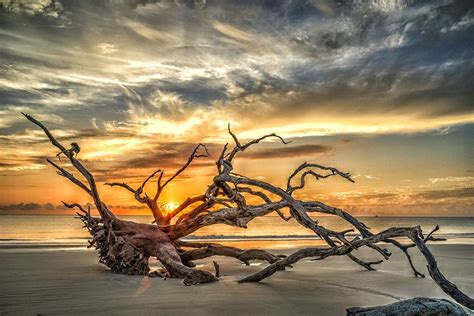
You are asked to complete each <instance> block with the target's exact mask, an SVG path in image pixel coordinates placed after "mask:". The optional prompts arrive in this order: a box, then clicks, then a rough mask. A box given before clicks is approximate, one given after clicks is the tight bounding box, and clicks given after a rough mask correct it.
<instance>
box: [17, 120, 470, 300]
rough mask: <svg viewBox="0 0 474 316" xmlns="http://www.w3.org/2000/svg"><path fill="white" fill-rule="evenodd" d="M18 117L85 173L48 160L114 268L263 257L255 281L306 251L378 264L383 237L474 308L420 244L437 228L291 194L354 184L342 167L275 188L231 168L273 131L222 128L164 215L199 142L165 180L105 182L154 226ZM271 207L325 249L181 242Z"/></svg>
mask: <svg viewBox="0 0 474 316" xmlns="http://www.w3.org/2000/svg"><path fill="white" fill-rule="evenodd" d="M24 115H25V116H26V118H27V119H28V120H30V121H31V122H33V123H34V124H36V125H37V126H39V127H40V128H41V129H43V131H44V132H45V134H46V136H47V137H48V138H49V140H50V141H51V143H52V144H53V145H54V146H55V147H57V148H58V149H59V150H60V153H59V154H58V155H61V154H63V155H64V156H66V157H67V158H68V159H69V161H70V163H71V164H72V166H73V167H74V168H75V169H76V170H77V171H78V172H79V173H80V174H81V175H82V177H83V178H84V179H85V181H86V182H84V180H81V179H79V178H77V177H75V176H74V175H73V174H72V173H71V172H69V171H68V170H66V169H65V168H63V167H61V166H59V165H58V164H57V163H55V162H53V161H52V160H50V159H47V161H48V162H49V163H50V164H51V165H52V166H53V167H55V168H56V169H57V170H58V174H59V175H61V176H63V177H66V178H67V179H69V180H70V181H71V182H72V183H74V184H75V185H77V186H78V187H80V188H81V189H82V190H84V191H85V192H86V193H87V194H89V195H90V196H91V198H92V200H93V201H94V204H95V207H96V208H97V210H98V213H99V216H100V217H93V216H91V214H90V209H89V210H87V211H86V210H84V209H83V208H82V207H81V206H80V205H78V204H77V203H73V204H67V203H64V205H66V206H67V207H70V208H73V207H75V208H78V209H79V210H80V212H78V213H77V214H78V216H79V218H80V219H81V220H82V221H83V222H84V224H85V227H86V228H87V229H88V230H89V232H90V234H91V236H92V240H91V241H90V245H89V246H90V247H92V246H94V247H96V248H97V251H98V253H99V261H100V262H101V263H103V264H105V265H107V266H108V267H109V268H110V269H111V270H112V271H113V272H115V273H122V274H141V275H145V274H147V273H148V272H149V270H150V268H149V266H148V259H149V258H150V257H156V258H157V259H158V260H159V261H160V262H161V264H162V265H163V267H164V269H165V270H166V271H165V273H164V275H165V276H169V277H174V278H180V279H183V280H184V283H185V284H187V285H191V284H199V283H207V282H214V281H217V280H218V276H219V265H218V264H217V263H216V262H215V269H216V275H213V274H211V273H210V272H207V271H202V270H198V269H193V268H192V267H193V266H194V264H193V260H199V259H203V258H207V257H211V256H216V255H219V256H228V257H233V258H236V259H238V260H240V261H241V262H244V263H245V264H249V262H250V261H251V260H264V261H267V262H268V263H269V265H268V266H267V267H265V268H264V269H262V270H261V271H259V272H257V273H254V274H252V275H250V276H248V277H246V278H244V279H242V280H240V281H239V282H241V283H243V282H258V281H260V280H263V279H264V278H267V277H269V276H271V275H273V274H274V273H276V272H278V271H280V270H284V269H285V268H286V267H288V266H290V265H292V264H295V263H297V262H298V261H299V260H301V259H302V258H307V257H311V258H313V259H316V260H321V259H325V258H327V257H330V256H340V255H344V256H348V258H350V259H351V260H352V261H354V262H356V263H357V264H359V265H360V266H362V267H364V268H365V269H367V270H375V269H374V268H373V265H376V264H380V263H382V262H383V261H384V260H387V259H389V258H390V256H391V253H390V252H389V251H388V250H386V249H384V248H382V247H381V246H380V245H379V244H380V243H390V244H393V245H394V246H395V247H397V248H399V249H400V250H401V251H402V252H403V253H404V254H405V255H406V257H407V259H408V262H409V264H410V266H411V268H412V270H413V272H414V275H415V277H424V274H422V273H421V272H419V271H418V270H417V269H416V268H415V266H414V264H413V262H412V260H411V257H410V255H409V253H408V249H410V248H415V247H416V248H417V249H418V250H419V251H420V252H421V253H422V254H423V256H424V257H425V259H426V261H427V263H428V266H427V268H428V271H429V273H430V276H431V277H432V278H433V280H434V281H435V282H436V283H437V284H438V285H439V286H440V288H441V289H442V290H443V291H444V292H445V293H446V294H447V295H449V296H450V297H452V298H453V299H454V300H456V301H457V302H458V303H460V304H462V305H463V306H466V307H468V308H471V309H474V301H473V299H472V298H470V297H469V296H467V295H466V294H464V293H463V292H462V291H461V290H459V289H458V288H457V287H456V286H455V285H454V284H453V283H451V282H449V281H448V280H447V279H446V278H445V277H444V275H443V274H442V273H441V271H440V270H439V268H438V266H437V263H436V260H435V258H434V256H433V255H432V253H431V252H430V250H429V249H428V247H427V246H426V243H427V242H428V241H435V240H436V239H435V238H434V237H433V236H432V234H433V233H434V232H435V231H437V230H438V229H439V227H436V228H435V229H433V231H431V232H430V233H429V234H428V235H427V236H426V237H425V236H423V233H422V231H421V228H420V227H418V226H417V227H406V228H390V229H387V230H385V231H382V232H379V233H377V234H375V233H372V232H371V231H370V230H369V227H367V226H366V225H365V224H364V223H362V222H360V221H359V220H358V219H357V218H355V217H354V216H352V215H350V214H349V213H347V212H345V211H343V210H341V209H338V208H335V207H332V206H329V205H327V204H325V203H322V202H320V201H303V200H299V199H297V198H295V197H294V196H293V193H294V192H295V191H297V190H300V189H303V188H304V186H305V180H306V178H307V177H308V176H311V177H314V178H315V179H316V180H321V179H326V178H329V177H333V176H338V177H341V178H343V179H345V180H348V181H351V182H354V180H353V179H352V178H351V176H350V174H349V173H344V172H341V171H339V170H338V169H336V168H333V167H326V166H321V165H318V164H310V163H306V162H305V163H303V164H301V165H300V166H299V167H298V168H296V169H295V170H294V172H293V173H292V174H291V175H290V176H289V178H288V181H287V185H286V188H281V187H277V186H275V185H272V184H270V183H268V182H265V181H260V180H255V179H251V178H248V177H246V176H243V175H239V174H236V173H234V172H233V159H234V158H235V157H236V156H237V155H238V154H239V153H241V152H243V151H245V150H246V149H247V148H249V147H251V146H253V145H255V144H258V143H259V142H261V141H263V140H265V139H267V138H276V139H278V140H280V141H281V142H282V143H283V144H287V143H288V142H286V141H285V140H284V139H283V138H281V137H280V136H278V135H276V134H269V135H265V136H262V137H260V138H257V139H254V140H251V141H249V142H247V143H245V144H242V143H240V141H239V140H238V138H237V136H236V135H235V134H234V133H232V131H231V130H230V126H229V134H230V136H231V137H232V138H233V140H234V142H235V146H234V147H233V148H232V149H229V150H228V144H226V145H225V146H224V148H223V150H222V152H221V154H220V156H219V158H218V159H217V161H216V166H217V174H216V175H215V176H214V178H213V180H212V183H211V184H210V185H209V187H208V189H207V190H206V191H205V192H204V193H203V194H202V195H199V196H195V197H189V198H188V199H186V200H185V201H184V202H183V203H181V205H179V206H178V207H177V208H176V209H175V210H173V211H172V212H170V213H167V212H164V211H163V210H162V207H161V205H160V203H159V198H160V194H161V193H162V192H163V190H164V189H165V188H166V186H167V185H168V184H169V183H170V182H171V181H173V180H174V179H175V178H176V177H177V176H179V175H180V174H181V173H182V172H183V171H184V170H185V169H186V168H187V167H188V166H189V165H190V164H191V163H192V162H193V160H194V159H196V158H200V157H208V156H209V153H208V151H207V148H206V146H204V145H203V144H198V145H197V146H196V147H195V148H194V150H193V152H192V153H191V155H190V156H189V159H188V161H187V162H186V163H185V164H184V165H183V167H181V168H180V169H179V170H178V171H176V172H175V173H174V174H173V175H172V176H170V177H168V178H167V179H166V180H164V170H161V169H158V170H156V171H155V172H153V173H152V174H151V175H150V176H148V177H147V178H146V179H145V180H144V181H143V183H142V184H141V185H140V186H139V187H138V188H137V189H134V188H132V187H131V186H129V185H128V184H126V183H106V184H107V185H110V186H112V187H114V186H118V187H121V188H124V189H126V190H128V191H129V192H131V193H132V194H133V195H134V197H135V199H136V201H137V202H139V203H143V204H146V205H147V206H148V208H149V209H150V212H151V213H152V215H153V217H154V219H155V221H154V224H138V223H134V222H130V221H124V220H121V219H119V218H117V217H116V216H115V215H114V214H113V212H112V211H110V210H109V209H108V208H107V206H106V204H105V203H104V202H103V201H102V200H101V198H100V196H99V193H98V190H97V187H96V183H95V180H94V177H93V176H92V174H91V173H90V172H89V171H88V170H87V169H86V168H85V167H84V166H83V165H82V163H81V162H80V161H79V160H78V159H77V158H76V157H75V154H76V153H77V152H78V148H79V146H78V145H77V144H76V143H74V146H73V148H71V149H66V148H65V147H64V146H63V145H62V144H61V143H60V142H59V141H58V140H57V139H56V138H55V137H54V136H53V135H52V134H51V133H50V132H49V130H48V129H47V128H46V127H45V126H44V125H43V124H42V123H41V122H39V121H37V120H36V119H34V118H33V117H31V116H30V115H27V114H24ZM154 177H156V178H157V189H156V194H155V195H154V197H153V198H150V197H149V196H148V195H146V194H143V191H144V188H145V186H146V184H147V183H148V181H149V180H150V179H152V178H154ZM295 182H296V184H295ZM249 197H253V198H254V199H253V200H255V199H257V200H261V202H260V203H258V202H254V203H251V202H250V199H249ZM283 209H289V210H290V216H289V217H287V216H285V215H284V214H283V212H282V210H283ZM273 212H275V213H276V214H277V215H278V216H280V217H281V219H282V220H285V221H288V220H291V219H294V220H295V221H297V222H298V223H299V224H301V225H302V226H304V227H306V228H308V229H310V230H312V231H313V232H314V233H315V234H316V235H317V236H319V237H321V239H322V240H324V241H325V243H326V244H327V247H318V248H305V249H301V250H298V251H296V252H295V253H293V254H291V255H289V256H288V257H285V256H276V255H273V254H271V253H268V252H266V251H263V250H257V249H249V250H242V249H239V248H235V247H228V246H223V245H219V244H214V243H191V242H185V241H183V240H181V238H183V237H186V236H188V235H189V234H191V233H193V232H195V231H197V230H199V229H201V228H203V227H205V226H209V225H214V224H226V225H231V226H237V227H241V228H246V227H247V224H248V223H249V222H250V221H252V220H253V219H254V218H256V217H260V216H264V215H267V214H270V213H273ZM314 213H322V214H331V215H334V216H338V217H340V218H341V219H343V220H345V221H346V222H347V223H349V224H351V225H352V227H353V229H350V230H345V231H333V230H330V229H327V228H325V227H324V226H322V225H319V223H318V221H317V220H314V219H313V218H312V217H310V214H314ZM354 231H356V232H357V233H358V236H357V237H355V238H352V239H351V238H349V236H348V235H347V234H348V233H349V232H354ZM402 239H404V240H405V241H410V243H408V244H407V243H403V242H401V240H402ZM360 247H368V248H371V249H373V250H374V251H376V252H378V253H379V254H380V255H381V257H382V258H381V260H378V261H374V262H365V261H363V260H361V259H359V258H357V257H356V256H355V255H354V254H353V253H352V252H353V250H354V249H357V248H360ZM155 274H156V273H155Z"/></svg>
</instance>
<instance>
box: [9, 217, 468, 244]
mask: <svg viewBox="0 0 474 316" xmlns="http://www.w3.org/2000/svg"><path fill="white" fill-rule="evenodd" d="M120 218H122V219H125V220H131V221H136V222H141V223H151V221H152V218H151V217H150V216H121V217H120ZM315 219H317V220H318V221H319V222H320V224H321V225H323V226H325V227H326V228H329V229H332V230H344V229H348V228H351V226H350V225H349V224H348V223H347V222H344V221H342V220H341V219H340V218H337V217H334V216H320V217H317V218H315ZM358 219H359V220H360V221H362V222H364V223H365V224H366V225H367V226H369V227H370V228H371V230H372V231H373V232H375V233H376V232H379V231H382V230H384V229H387V228H390V227H411V226H416V225H420V226H421V227H422V229H423V231H424V232H429V231H431V230H432V229H433V228H434V227H435V226H436V225H439V226H440V230H439V231H438V232H437V233H436V235H435V236H437V237H442V238H447V242H452V243H474V217H364V216H361V217H358ZM82 226H83V224H82V222H81V221H80V220H79V219H77V218H74V217H73V216H68V215H54V216H53V215H0V249H15V248H45V247H48V248H64V247H65V248H68V249H69V248H79V249H83V248H84V247H85V245H87V242H86V240H87V239H89V238H90V236H89V234H88V232H87V230H86V229H85V228H83V227H82ZM354 234H355V233H354ZM186 238H187V239H194V240H206V241H209V240H220V241H225V242H234V243H235V242H239V243H242V242H245V243H247V244H258V243H260V244H262V243H263V242H265V244H266V245H269V246H270V247H282V245H286V246H289V247H290V246H294V245H295V244H298V242H300V243H301V241H303V240H306V241H308V240H316V239H317V237H316V236H315V235H314V233H312V231H310V230H308V229H306V228H304V227H302V226H301V225H299V224H298V223H296V222H295V221H294V220H293V219H292V220H290V221H288V222H286V221H283V220H282V219H281V218H280V217H278V216H264V217H258V218H255V219H254V220H253V221H251V222H250V223H249V224H248V228H247V229H243V228H239V227H234V226H229V225H224V224H219V225H213V226H209V227H204V228H202V229H200V230H198V231H196V232H194V233H193V234H192V235H190V236H187V237H186ZM257 241H258V243H257Z"/></svg>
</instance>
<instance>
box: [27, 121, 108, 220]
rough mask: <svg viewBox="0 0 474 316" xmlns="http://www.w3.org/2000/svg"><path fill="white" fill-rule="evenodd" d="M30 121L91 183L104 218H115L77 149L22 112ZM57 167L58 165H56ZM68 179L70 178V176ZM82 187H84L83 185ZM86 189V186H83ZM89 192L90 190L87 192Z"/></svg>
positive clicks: (93, 193) (95, 199) (94, 196)
mask: <svg viewBox="0 0 474 316" xmlns="http://www.w3.org/2000/svg"><path fill="white" fill-rule="evenodd" d="M22 114H23V115H24V116H25V117H26V118H27V119H28V120H29V121H30V122H32V123H34V124H36V125H37V126H38V127H40V128H41V129H42V130H43V131H44V133H45V134H46V136H47V137H48V138H49V140H50V141H51V143H52V144H53V145H54V146H56V147H57V148H59V149H60V150H61V152H62V153H63V154H64V155H65V156H66V157H67V158H68V159H69V161H70V162H71V163H72V165H73V166H74V168H76V169H77V171H79V172H80V173H81V174H82V175H83V176H84V178H86V180H87V182H88V183H89V188H88V189H89V191H90V195H91V196H92V198H93V199H94V203H95V205H96V207H97V210H98V211H99V213H100V216H101V217H102V218H113V217H115V215H114V214H113V213H112V212H110V211H109V209H108V208H107V206H106V205H105V204H104V203H103V202H102V201H101V199H100V196H99V192H98V191H97V186H96V184H95V180H94V177H93V176H92V174H91V173H90V172H89V171H88V170H87V169H86V168H85V167H84V166H83V165H82V163H81V162H80V161H79V160H77V159H76V158H75V157H74V154H75V151H73V150H67V149H66V148H65V147H64V146H63V145H62V144H61V143H60V142H59V141H58V140H57V139H56V138H55V137H54V136H53V135H52V134H51V132H50V131H49V130H48V129H47V128H46V127H45V126H44V125H43V124H42V123H41V122H39V121H38V120H36V119H35V118H34V117H32V116H31V115H28V114H25V113H22ZM55 167H56V166H55ZM68 179H70V178H69V177H68ZM70 180H71V181H72V182H74V183H75V184H77V185H78V182H77V181H74V180H72V179H70ZM81 188H83V187H82V186H81ZM83 189H84V188H83ZM87 193H89V192H87Z"/></svg>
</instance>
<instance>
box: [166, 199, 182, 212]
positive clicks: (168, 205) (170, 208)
mask: <svg viewBox="0 0 474 316" xmlns="http://www.w3.org/2000/svg"><path fill="white" fill-rule="evenodd" d="M178 206H179V203H177V202H173V201H170V202H167V203H165V210H166V212H168V213H169V212H171V211H173V210H174V209H175V208H177V207H178Z"/></svg>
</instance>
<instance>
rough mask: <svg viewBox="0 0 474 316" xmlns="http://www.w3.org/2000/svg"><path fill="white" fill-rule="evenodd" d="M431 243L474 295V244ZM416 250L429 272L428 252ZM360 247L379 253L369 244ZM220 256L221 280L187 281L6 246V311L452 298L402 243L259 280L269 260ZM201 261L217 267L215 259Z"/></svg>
mask: <svg viewBox="0 0 474 316" xmlns="http://www.w3.org/2000/svg"><path fill="white" fill-rule="evenodd" d="M430 248H431V249H432V250H433V252H434V254H435V255H436V256H437V258H438V262H439V264H440V268H441V270H442V271H443V273H445V275H446V276H447V277H448V278H449V279H450V280H451V281H453V282H454V283H455V284H457V285H458V287H459V288H461V289H462V290H463V291H464V292H465V293H466V294H468V295H470V296H473V295H474V245H458V244H442V245H431V246H430ZM412 250H415V249H412ZM291 251H292V250H291V249H279V250H276V251H275V252H276V253H285V254H289V253H291ZM411 253H413V254H414V257H415V262H416V263H417V266H418V267H419V269H420V270H421V271H423V272H426V269H425V264H424V261H423V258H421V257H420V256H418V255H416V251H412V252H411ZM357 254H358V255H359V256H361V257H364V258H370V257H372V255H371V253H370V251H366V250H363V251H362V250H359V251H358V252H357ZM372 258H373V257H372ZM214 259H215V260H217V261H218V262H219V264H220V266H221V273H222V274H223V277H222V278H221V280H220V282H217V283H213V284H205V285H200V286H190V287H187V286H183V284H182V281H181V280H173V279H168V280H162V279H159V278H148V277H142V276H124V275H116V274H112V273H110V272H108V271H106V268H105V267H104V266H102V265H100V264H98V263H97V257H96V253H95V252H93V251H70V250H67V251H65V250H56V251H34V252H31V251H28V250H27V249H18V250H15V251H12V250H11V249H7V250H1V249H0V314H1V315H5V314H7V315H16V314H35V315H36V314H43V315H52V314H61V315H64V314H69V315H70V314H86V313H88V314H113V315H130V314H133V315H136V314H142V315H148V314H162V315H186V314H192V315H238V314H246V315H249V314H251V315H344V314H345V309H346V308H348V307H353V306H372V305H380V304H387V303H391V302H395V301H397V300H400V299H405V298H411V297H416V296H428V297H438V298H447V296H446V295H445V294H444V293H443V292H442V291H441V290H440V289H439V288H438V287H437V286H436V284H435V283H434V282H433V281H432V280H431V279H430V277H429V276H427V278H425V279H420V278H414V277H413V276H412V272H411V270H410V268H409V266H408V263H407V262H406V259H405V256H404V255H403V254H402V253H400V252H399V251H396V250H394V254H393V255H392V258H391V259H390V260H389V261H387V262H385V263H383V264H382V265H380V266H379V267H378V271H377V272H369V271H365V270H363V269H361V268H360V267H359V266H357V265H356V264H354V263H353V262H352V261H350V260H349V259H347V258H344V257H337V258H329V259H326V260H323V261H315V262H311V261H309V260H305V261H302V262H300V263H298V264H296V265H295V266H294V268H292V269H290V270H289V271H282V272H278V273H276V274H274V275H273V276H272V277H270V278H268V279H265V280H264V281H262V282H260V283H252V284H238V283H236V280H238V279H239V278H241V277H243V276H245V275H248V274H250V273H252V272H255V271H257V270H258V269H261V268H262V267H263V266H265V263H261V262H256V263H254V264H252V266H250V267H247V266H243V265H242V264H241V263H240V262H239V261H237V260H235V259H232V258H224V257H215V258H214ZM196 263H197V264H199V266H200V268H201V269H206V270H209V271H213V267H212V259H206V260H200V261H197V262H196Z"/></svg>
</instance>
